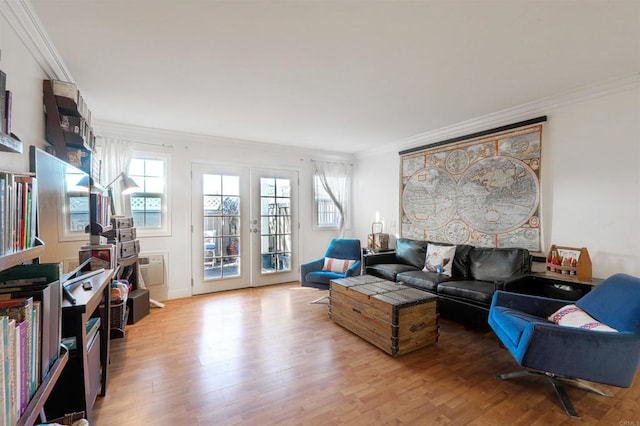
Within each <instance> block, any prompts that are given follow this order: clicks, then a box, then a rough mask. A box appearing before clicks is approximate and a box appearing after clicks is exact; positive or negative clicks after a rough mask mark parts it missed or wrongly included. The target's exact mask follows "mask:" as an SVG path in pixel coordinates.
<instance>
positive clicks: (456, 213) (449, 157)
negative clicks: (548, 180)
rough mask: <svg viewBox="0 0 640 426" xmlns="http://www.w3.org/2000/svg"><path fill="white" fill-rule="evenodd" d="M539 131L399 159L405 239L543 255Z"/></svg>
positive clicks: (483, 139) (504, 134) (525, 129)
mask: <svg viewBox="0 0 640 426" xmlns="http://www.w3.org/2000/svg"><path fill="white" fill-rule="evenodd" d="M541 136H542V125H541V124H538V125H534V126H528V127H521V128H516V129H512V130H508V131H503V132H498V133H492V134H488V135H487V134H485V135H483V136H480V137H476V138H473V139H466V140H461V141H457V142H455V143H451V144H446V145H443V144H438V146H435V147H432V148H424V149H421V150H419V151H412V152H410V153H400V154H401V157H400V159H401V173H402V179H401V196H400V216H401V234H402V236H403V237H405V238H413V239H420V240H429V241H439V242H449V243H452V244H470V245H473V246H479V247H521V248H526V249H529V251H531V252H536V253H540V252H541V251H542V241H541V239H542V232H541V223H540V218H541V215H540V152H541Z"/></svg>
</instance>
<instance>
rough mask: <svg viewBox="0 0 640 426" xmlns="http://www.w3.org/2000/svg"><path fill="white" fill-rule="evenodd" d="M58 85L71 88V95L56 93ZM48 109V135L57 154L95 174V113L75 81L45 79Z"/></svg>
mask: <svg viewBox="0 0 640 426" xmlns="http://www.w3.org/2000/svg"><path fill="white" fill-rule="evenodd" d="M56 84H58V85H66V86H67V88H71V90H70V91H68V95H69V96H73V98H74V99H72V98H71V97H67V96H59V95H57V94H56V89H55V88H54V87H56ZM42 94H43V103H44V108H45V135H46V138H47V142H49V143H50V144H51V146H52V147H53V151H54V152H55V155H56V157H58V158H61V159H63V160H64V161H66V162H68V163H70V164H72V165H73V166H75V167H78V168H80V169H82V170H83V171H85V172H87V174H89V175H91V153H92V151H93V147H94V145H95V144H94V135H93V130H92V128H91V112H90V111H89V110H88V108H87V107H86V105H85V104H84V101H82V96H80V94H79V92H78V90H77V89H76V88H75V84H73V83H69V82H60V81H55V80H43V81H42Z"/></svg>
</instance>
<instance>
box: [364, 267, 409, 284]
mask: <svg viewBox="0 0 640 426" xmlns="http://www.w3.org/2000/svg"><path fill="white" fill-rule="evenodd" d="M416 269H417V268H415V267H413V266H410V265H404V264H401V263H379V264H377V265H371V266H367V269H366V271H365V272H366V273H367V274H369V275H375V276H376V277H380V278H384V279H385V280H389V281H396V276H397V275H398V274H399V273H400V272H406V271H415V270H416Z"/></svg>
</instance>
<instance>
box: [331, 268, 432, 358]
mask: <svg viewBox="0 0 640 426" xmlns="http://www.w3.org/2000/svg"><path fill="white" fill-rule="evenodd" d="M330 295H331V296H330V298H329V316H330V317H331V319H332V320H333V321H334V322H335V323H336V324H339V325H341V326H343V327H344V328H346V329H347V330H349V331H351V332H353V333H355V334H357V335H358V336H360V337H362V338H363V339H364V340H366V341H367V342H369V343H371V344H373V345H375V346H377V347H378V348H380V349H382V350H383V351H385V352H386V353H388V354H389V355H392V356H397V355H402V354H405V353H407V352H411V351H414V350H416V349H420V348H422V347H424V346H427V345H430V344H432V343H435V342H437V340H438V297H437V296H436V295H434V294H430V293H427V292H425V291H422V290H417V289H415V288H411V287H407V286H404V285H401V284H398V283H394V282H392V281H387V280H384V279H382V278H378V277H374V276H370V275H361V276H356V277H348V278H342V279H338V280H332V281H331V289H330Z"/></svg>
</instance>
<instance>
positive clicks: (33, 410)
mask: <svg viewBox="0 0 640 426" xmlns="http://www.w3.org/2000/svg"><path fill="white" fill-rule="evenodd" d="M67 361H69V352H68V351H67V350H65V349H64V347H63V349H61V350H60V356H59V357H58V359H57V360H56V362H55V363H54V364H53V365H52V366H51V368H50V370H49V373H47V376H46V377H45V378H44V380H43V381H42V383H41V384H40V387H39V388H38V390H37V391H36V393H35V394H34V395H33V398H31V402H29V405H28V406H27V410H26V411H25V412H24V414H22V416H20V418H19V419H18V423H17V426H30V425H33V424H35V422H36V420H37V419H38V417H39V416H40V414H41V413H42V409H43V408H44V403H45V402H46V401H47V398H48V397H49V395H50V394H51V391H52V390H53V387H54V386H55V384H56V382H57V381H58V378H59V377H60V374H62V371H63V370H64V367H65V365H67Z"/></svg>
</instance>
